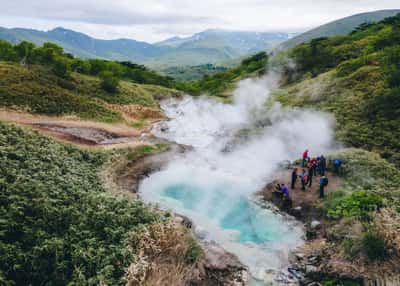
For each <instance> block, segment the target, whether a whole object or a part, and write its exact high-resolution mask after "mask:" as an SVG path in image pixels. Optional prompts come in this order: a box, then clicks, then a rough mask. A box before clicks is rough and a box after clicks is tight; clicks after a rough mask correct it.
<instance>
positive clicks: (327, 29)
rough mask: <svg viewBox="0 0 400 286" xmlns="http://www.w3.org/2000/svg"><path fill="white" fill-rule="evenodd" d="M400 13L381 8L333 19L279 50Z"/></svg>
mask: <svg viewBox="0 0 400 286" xmlns="http://www.w3.org/2000/svg"><path fill="white" fill-rule="evenodd" d="M397 13H400V10H381V11H374V12H368V13H361V14H357V15H353V16H350V17H346V18H343V19H340V20H336V21H333V22H331V23H328V24H325V25H323V26H320V27H317V28H315V29H312V30H310V31H308V32H306V33H303V34H300V35H298V36H296V37H294V38H292V39H290V40H288V41H286V42H284V43H282V44H281V45H279V46H278V47H277V49H278V50H286V49H290V48H293V47H294V46H296V45H299V44H302V43H307V42H310V41H311V40H312V39H316V38H320V37H331V36H336V35H346V34H348V33H350V32H352V31H353V30H354V29H355V28H357V27H358V26H360V25H361V24H363V23H374V22H379V21H381V20H383V19H384V18H387V17H391V16H394V15H396V14H397Z"/></svg>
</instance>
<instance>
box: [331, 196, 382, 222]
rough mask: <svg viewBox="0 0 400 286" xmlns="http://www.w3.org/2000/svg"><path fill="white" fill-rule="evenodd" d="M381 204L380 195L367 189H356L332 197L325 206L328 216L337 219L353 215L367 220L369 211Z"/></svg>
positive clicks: (379, 206)
mask: <svg viewBox="0 0 400 286" xmlns="http://www.w3.org/2000/svg"><path fill="white" fill-rule="evenodd" d="M382 206H383V199H382V197H381V196H379V195H377V194H374V193H372V192H367V191H357V192H354V193H352V194H350V195H347V196H344V197H338V198H334V199H333V200H332V201H331V202H330V205H329V206H328V208H327V213H328V217H330V218H333V219H339V218H342V217H355V218H359V219H361V220H368V219H369V218H370V213H371V212H373V211H375V210H377V209H379V208H381V207H382Z"/></svg>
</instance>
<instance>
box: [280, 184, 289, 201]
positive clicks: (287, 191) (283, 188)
mask: <svg viewBox="0 0 400 286" xmlns="http://www.w3.org/2000/svg"><path fill="white" fill-rule="evenodd" d="M281 192H282V193H283V195H284V196H285V197H286V198H288V199H290V193H289V188H288V187H287V186H286V184H283V185H282V188H281Z"/></svg>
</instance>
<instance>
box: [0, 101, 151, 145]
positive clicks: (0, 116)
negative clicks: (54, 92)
mask: <svg viewBox="0 0 400 286" xmlns="http://www.w3.org/2000/svg"><path fill="white" fill-rule="evenodd" d="M0 121H5V122H12V123H17V124H22V125H27V126H30V127H32V128H34V129H36V130H39V131H40V132H42V133H44V134H46V135H49V136H52V137H55V138H57V139H60V140H63V141H67V142H70V143H74V144H77V145H84V146H88V147H100V148H105V149H109V148H125V147H129V146H136V145H140V144H143V143H144V142H151V141H152V140H154V138H152V136H151V135H150V133H149V132H150V129H151V126H152V125H151V124H149V125H148V126H146V127H143V128H133V127H130V126H128V125H126V124H123V123H118V124H108V123H101V122H93V121H86V120H81V119H79V118H77V117H74V116H64V117H50V116H43V115H32V114H29V113H26V112H20V111H14V110H8V109H0Z"/></svg>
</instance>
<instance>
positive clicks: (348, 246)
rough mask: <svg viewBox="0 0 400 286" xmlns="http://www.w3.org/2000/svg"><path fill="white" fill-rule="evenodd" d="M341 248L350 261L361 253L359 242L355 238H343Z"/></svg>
mask: <svg viewBox="0 0 400 286" xmlns="http://www.w3.org/2000/svg"><path fill="white" fill-rule="evenodd" d="M342 247H343V250H344V253H345V255H346V256H347V257H348V258H350V259H353V258H356V257H357V256H358V255H359V254H360V253H361V251H362V245H361V241H360V239H357V238H349V237H348V238H345V239H344V240H343V243H342Z"/></svg>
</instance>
